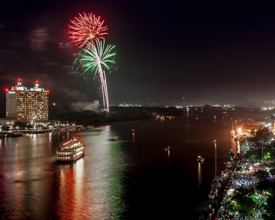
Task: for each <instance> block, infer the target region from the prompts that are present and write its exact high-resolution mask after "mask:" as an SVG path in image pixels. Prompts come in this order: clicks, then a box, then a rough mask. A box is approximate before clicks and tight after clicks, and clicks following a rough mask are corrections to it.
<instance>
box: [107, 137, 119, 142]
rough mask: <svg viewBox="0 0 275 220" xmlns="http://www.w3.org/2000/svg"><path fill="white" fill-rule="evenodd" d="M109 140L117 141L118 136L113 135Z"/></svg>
mask: <svg viewBox="0 0 275 220" xmlns="http://www.w3.org/2000/svg"><path fill="white" fill-rule="evenodd" d="M109 140H110V141H117V140H118V137H111V138H110V139H109Z"/></svg>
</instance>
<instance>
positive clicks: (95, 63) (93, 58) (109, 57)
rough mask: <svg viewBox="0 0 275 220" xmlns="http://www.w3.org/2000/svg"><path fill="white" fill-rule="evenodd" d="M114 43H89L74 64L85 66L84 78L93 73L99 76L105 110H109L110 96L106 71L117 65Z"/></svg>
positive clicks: (102, 41)
mask: <svg viewBox="0 0 275 220" xmlns="http://www.w3.org/2000/svg"><path fill="white" fill-rule="evenodd" d="M114 49H115V46H114V45H106V44H105V40H104V39H103V40H97V39H96V40H95V41H94V44H91V43H88V44H87V48H84V49H83V50H82V51H81V52H80V53H79V54H78V57H77V58H76V60H75V61H74V64H81V67H83V68H84V71H83V72H82V75H83V76H84V78H90V77H91V74H92V75H93V76H94V77H93V78H95V77H96V76H98V77H99V80H100V84H101V89H102V97H103V107H104V110H106V111H107V112H109V97H108V89H107V81H106V74H105V71H108V72H111V70H112V69H113V67H114V66H115V60H114V59H115V55H116V53H115V52H113V50H114Z"/></svg>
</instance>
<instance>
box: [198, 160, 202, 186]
mask: <svg viewBox="0 0 275 220" xmlns="http://www.w3.org/2000/svg"><path fill="white" fill-rule="evenodd" d="M198 186H201V163H198Z"/></svg>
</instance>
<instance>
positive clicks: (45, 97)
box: [6, 78, 49, 121]
mask: <svg viewBox="0 0 275 220" xmlns="http://www.w3.org/2000/svg"><path fill="white" fill-rule="evenodd" d="M48 112H49V91H48V90H45V89H44V88H40V87H39V82H38V80H36V81H35V85H34V87H33V88H30V89H28V88H27V87H24V86H22V80H21V79H20V78H19V79H18V80H17V85H16V86H13V87H12V88H11V90H8V89H6V118H7V119H16V120H19V121H48Z"/></svg>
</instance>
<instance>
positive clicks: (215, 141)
mask: <svg viewBox="0 0 275 220" xmlns="http://www.w3.org/2000/svg"><path fill="white" fill-rule="evenodd" d="M213 143H214V147H215V179H217V140H214V141H213Z"/></svg>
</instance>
